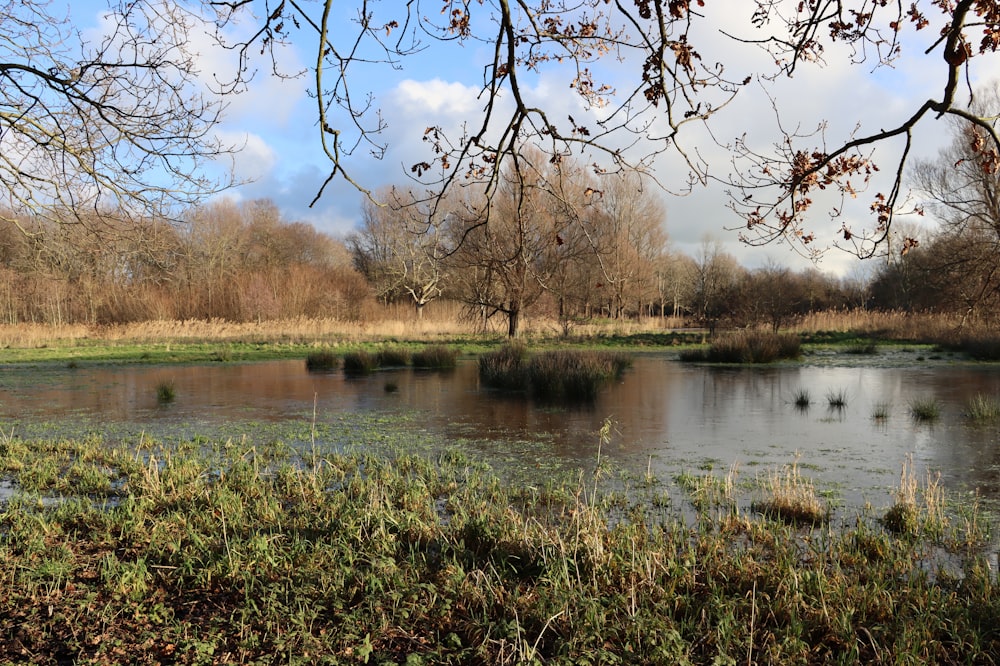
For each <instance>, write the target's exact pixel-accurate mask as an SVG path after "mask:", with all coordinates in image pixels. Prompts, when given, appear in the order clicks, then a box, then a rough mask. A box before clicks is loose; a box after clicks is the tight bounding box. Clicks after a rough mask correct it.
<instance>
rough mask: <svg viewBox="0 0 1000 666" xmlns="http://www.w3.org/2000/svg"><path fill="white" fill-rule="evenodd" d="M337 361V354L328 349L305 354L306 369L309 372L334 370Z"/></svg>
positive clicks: (337, 363)
mask: <svg viewBox="0 0 1000 666" xmlns="http://www.w3.org/2000/svg"><path fill="white" fill-rule="evenodd" d="M339 363H340V360H339V359H338V358H337V355H336V354H334V353H333V352H332V351H329V350H323V351H315V352H310V353H309V355H307V356H306V370H308V371H310V372H324V371H329V370H336V369H337V366H338V365H339Z"/></svg>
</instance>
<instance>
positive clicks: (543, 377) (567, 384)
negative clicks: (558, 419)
mask: <svg viewBox="0 0 1000 666" xmlns="http://www.w3.org/2000/svg"><path fill="white" fill-rule="evenodd" d="M631 363H632V360H631V357H630V356H628V355H627V354H620V353H615V352H603V351H547V352H542V353H539V354H536V355H534V356H532V357H530V358H528V357H527V356H526V353H525V351H524V349H523V347H518V346H516V345H515V346H511V345H506V346H504V347H503V348H501V349H500V350H498V351H496V352H491V353H489V354H483V355H482V356H481V357H480V360H479V376H480V379H482V381H483V383H484V384H486V385H487V386H493V387H496V388H502V389H508V390H517V391H524V392H527V393H530V395H531V396H532V397H535V398H538V399H540V400H548V401H560V400H567V401H587V400H593V399H594V398H596V397H597V394H598V392H599V391H600V389H601V388H602V387H603V386H604V385H605V384H607V383H608V382H609V381H611V380H613V379H615V378H616V377H619V376H621V374H622V373H623V372H624V371H625V370H626V369H627V368H628V367H630V366H631Z"/></svg>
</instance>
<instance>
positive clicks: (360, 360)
mask: <svg viewBox="0 0 1000 666" xmlns="http://www.w3.org/2000/svg"><path fill="white" fill-rule="evenodd" d="M378 367H379V365H378V355H377V354H373V353H371V352H369V351H365V350H364V349H356V350H354V351H349V352H347V353H346V354H344V373H345V374H348V375H367V374H369V373H372V372H375V371H376V370H378Z"/></svg>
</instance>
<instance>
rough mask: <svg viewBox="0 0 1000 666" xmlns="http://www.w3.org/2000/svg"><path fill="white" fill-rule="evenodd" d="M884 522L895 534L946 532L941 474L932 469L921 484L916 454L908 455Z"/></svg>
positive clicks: (883, 519)
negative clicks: (917, 475) (893, 499)
mask: <svg viewBox="0 0 1000 666" xmlns="http://www.w3.org/2000/svg"><path fill="white" fill-rule="evenodd" d="M882 524H883V525H884V526H885V528H886V529H887V530H889V531H890V532H893V533H894V534H901V535H907V536H917V535H919V534H926V535H927V536H929V537H935V538H936V537H938V536H940V535H941V534H943V533H944V532H945V529H946V528H947V526H948V520H947V518H946V517H945V501H944V489H943V488H942V487H941V483H940V477H939V476H937V475H932V474H931V473H930V472H928V474H927V479H926V481H925V482H924V483H923V485H921V484H920V483H919V482H918V481H917V478H916V476H915V475H914V473H913V460H912V458H907V460H905V461H904V462H903V467H902V471H901V472H900V476H899V487H898V488H897V489H896V491H895V502H894V503H893V505H892V506H891V507H889V509H888V510H887V511H886V513H885V515H884V516H883V517H882Z"/></svg>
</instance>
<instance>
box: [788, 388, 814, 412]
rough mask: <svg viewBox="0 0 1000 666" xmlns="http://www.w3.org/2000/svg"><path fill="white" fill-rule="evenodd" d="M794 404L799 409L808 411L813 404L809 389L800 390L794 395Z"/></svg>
mask: <svg viewBox="0 0 1000 666" xmlns="http://www.w3.org/2000/svg"><path fill="white" fill-rule="evenodd" d="M792 404H794V405H795V406H796V407H798V408H799V409H808V408H809V405H811V404H812V398H811V397H810V395H809V389H804V388H800V389H798V390H797V391H795V393H794V394H793V395H792Z"/></svg>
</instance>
